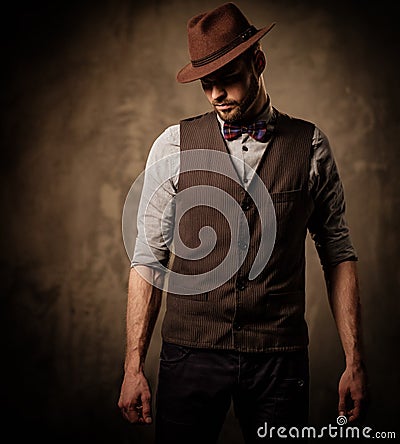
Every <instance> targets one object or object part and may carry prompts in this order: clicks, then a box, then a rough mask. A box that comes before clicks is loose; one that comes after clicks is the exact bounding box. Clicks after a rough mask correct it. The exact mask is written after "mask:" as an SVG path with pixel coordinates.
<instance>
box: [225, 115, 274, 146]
mask: <svg viewBox="0 0 400 444" xmlns="http://www.w3.org/2000/svg"><path fill="white" fill-rule="evenodd" d="M245 133H248V134H249V136H250V137H252V138H253V139H255V140H258V141H259V142H266V141H267V140H268V138H269V137H270V133H269V131H267V122H266V121H265V120H259V121H258V122H255V123H251V124H250V125H243V126H242V125H235V124H233V123H227V122H225V123H224V137H225V139H226V140H235V139H237V138H238V137H240V136H241V135H242V134H245Z"/></svg>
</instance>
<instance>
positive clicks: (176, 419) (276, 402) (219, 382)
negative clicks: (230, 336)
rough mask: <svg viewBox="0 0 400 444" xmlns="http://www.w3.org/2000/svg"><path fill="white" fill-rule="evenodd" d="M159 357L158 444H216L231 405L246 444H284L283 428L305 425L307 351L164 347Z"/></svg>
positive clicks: (306, 409) (307, 382)
mask: <svg viewBox="0 0 400 444" xmlns="http://www.w3.org/2000/svg"><path fill="white" fill-rule="evenodd" d="M160 358H161V359H160V371H159V382H158V390H157V401H156V443H157V444H178V443H188V444H200V443H201V444H213V443H216V442H217V440H218V436H219V433H220V430H221V428H222V426H223V423H224V420H225V417H226V414H227V412H228V410H229V407H230V405H231V400H233V406H234V411H235V415H236V417H237V419H238V421H239V424H240V428H241V430H242V433H243V436H244V440H245V442H246V443H262V442H268V443H272V442H280V443H284V442H287V441H288V440H289V439H287V438H286V439H282V438H278V437H277V430H278V428H279V427H281V426H284V427H286V428H287V429H286V433H287V431H288V429H289V428H290V427H293V426H298V427H301V426H304V425H306V424H307V421H308V387H309V365H308V351H307V350H303V351H295V352H273V353H241V352H235V351H222V350H205V349H197V348H190V347H182V346H178V345H173V344H169V343H165V342H164V343H163V345H162V350H161V356H160ZM271 427H272V428H273V427H275V429H272V431H271ZM258 431H259V434H258V433H257V432H258ZM258 435H260V437H259V436H258ZM265 435H267V436H266V437H265ZM271 436H272V438H271ZM273 438H276V440H275V439H273ZM295 441H296V442H297V443H300V442H301V440H300V439H296V440H295Z"/></svg>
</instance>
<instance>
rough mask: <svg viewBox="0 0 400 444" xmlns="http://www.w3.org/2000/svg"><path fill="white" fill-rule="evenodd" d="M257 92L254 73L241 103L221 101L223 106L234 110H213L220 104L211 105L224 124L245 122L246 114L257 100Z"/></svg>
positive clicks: (258, 87) (257, 85) (257, 86)
mask: <svg viewBox="0 0 400 444" xmlns="http://www.w3.org/2000/svg"><path fill="white" fill-rule="evenodd" d="M259 90H260V85H259V82H258V80H257V77H256V76H255V75H254V73H252V74H251V79H250V85H249V90H248V93H247V95H246V97H245V98H244V99H243V100H242V102H240V103H239V102H236V101H235V100H223V101H222V102H223V103H224V104H226V105H232V106H234V108H233V109H232V110H230V111H223V110H219V109H217V108H215V105H219V104H220V103H217V102H214V103H213V105H214V108H215V110H216V111H217V113H218V115H219V116H220V117H221V119H222V120H223V121H224V122H237V121H240V120H245V119H246V117H247V116H246V113H247V111H248V110H249V109H250V108H251V106H252V105H253V104H254V102H255V100H256V99H257V96H258V92H259Z"/></svg>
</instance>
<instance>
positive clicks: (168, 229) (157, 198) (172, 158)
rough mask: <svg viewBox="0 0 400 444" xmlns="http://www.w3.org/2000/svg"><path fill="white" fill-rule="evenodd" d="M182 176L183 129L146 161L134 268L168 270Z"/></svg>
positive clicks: (161, 141) (164, 137) (162, 140)
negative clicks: (180, 147) (140, 266)
mask: <svg viewBox="0 0 400 444" xmlns="http://www.w3.org/2000/svg"><path fill="white" fill-rule="evenodd" d="M178 174H179V126H176V125H174V126H171V127H169V128H167V129H166V130H165V131H164V132H163V133H162V134H161V135H160V136H159V137H158V138H157V139H156V141H155V142H154V144H153V146H152V147H151V150H150V152H149V156H148V159H147V162H146V169H145V174H144V182H143V189H142V192H141V197H140V202H139V207H138V212H137V237H136V241H135V249H134V253H133V257H132V261H131V267H134V266H139V265H146V266H148V267H151V268H154V269H156V270H158V271H165V267H166V265H167V263H168V260H169V256H170V249H169V246H170V244H171V242H172V238H173V230H174V214H175V208H174V197H175V195H176V183H177V179H178Z"/></svg>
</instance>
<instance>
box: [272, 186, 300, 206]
mask: <svg viewBox="0 0 400 444" xmlns="http://www.w3.org/2000/svg"><path fill="white" fill-rule="evenodd" d="M302 191H303V190H302V189H301V188H300V189H298V190H291V191H280V192H279V193H270V196H271V199H272V202H273V203H281V202H293V201H294V200H296V199H297V198H298V197H300V195H301V193H302Z"/></svg>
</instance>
